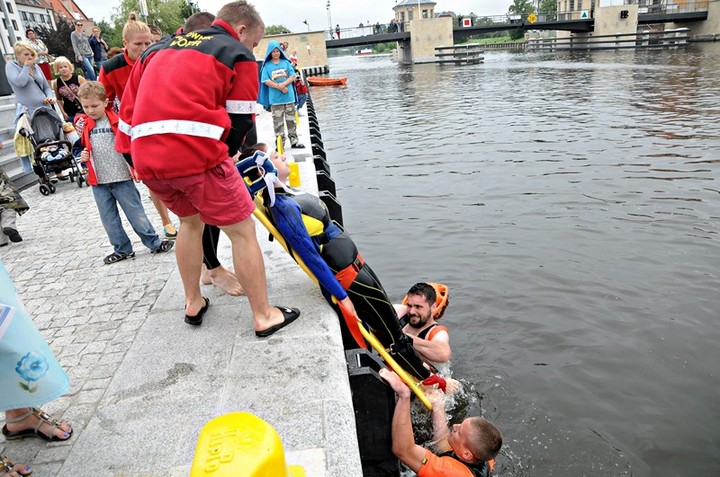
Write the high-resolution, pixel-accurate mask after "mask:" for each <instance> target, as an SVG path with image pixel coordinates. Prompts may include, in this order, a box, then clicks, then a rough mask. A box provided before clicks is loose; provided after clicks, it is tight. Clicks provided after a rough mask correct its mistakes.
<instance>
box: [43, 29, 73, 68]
mask: <svg viewBox="0 0 720 477" xmlns="http://www.w3.org/2000/svg"><path fill="white" fill-rule="evenodd" d="M33 28H34V29H35V33H36V34H37V36H38V38H40V39H41V40H42V41H43V43H45V46H47V49H48V52H49V53H50V54H51V55H52V56H55V57H57V56H67V58H68V59H69V60H70V61H71V62H73V63H75V52H74V51H73V47H72V42H71V41H70V34H71V33H72V32H73V31H75V27H74V26H73V22H70V21H67V20H60V21H58V22H57V28H56V29H55V30H51V29H49V28H46V27H44V26H42V25H38V26H36V27H33Z"/></svg>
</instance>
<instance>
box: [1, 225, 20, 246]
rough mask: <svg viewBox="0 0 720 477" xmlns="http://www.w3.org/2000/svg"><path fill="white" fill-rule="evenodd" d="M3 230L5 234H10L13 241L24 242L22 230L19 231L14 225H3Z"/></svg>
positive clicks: (9, 236)
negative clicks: (21, 234)
mask: <svg viewBox="0 0 720 477" xmlns="http://www.w3.org/2000/svg"><path fill="white" fill-rule="evenodd" d="M2 231H3V233H4V234H5V235H7V236H8V238H9V239H10V241H11V242H15V243H17V242H22V237H21V236H20V232H18V231H17V229H14V228H12V227H3V229H2Z"/></svg>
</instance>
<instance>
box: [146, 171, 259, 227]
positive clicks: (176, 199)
mask: <svg viewBox="0 0 720 477" xmlns="http://www.w3.org/2000/svg"><path fill="white" fill-rule="evenodd" d="M143 183H144V184H145V185H146V186H147V187H148V188H149V189H150V190H151V191H153V192H154V193H155V195H156V196H157V197H159V198H160V200H162V201H163V203H164V204H165V205H166V206H167V208H168V209H170V210H172V211H173V212H174V213H175V214H176V215H177V216H178V217H189V216H191V215H195V214H200V218H201V220H202V221H203V222H204V223H206V224H210V225H217V226H218V227H222V226H225V225H233V224H237V223H238V222H242V221H243V220H245V219H247V218H248V217H250V215H251V214H252V213H253V210H255V203H254V202H253V201H252V198H251V197H250V192H248V190H247V187H246V186H245V183H244V182H243V180H242V177H240V174H239V173H238V171H237V169H236V168H235V165H234V164H233V161H232V159H230V158H229V157H228V158H227V159H226V160H225V161H223V162H222V163H220V164H218V165H217V166H215V167H213V168H212V169H210V170H207V171H205V172H204V173H202V174H196V175H193V176H185V177H175V178H172V179H147V180H144V181H143Z"/></svg>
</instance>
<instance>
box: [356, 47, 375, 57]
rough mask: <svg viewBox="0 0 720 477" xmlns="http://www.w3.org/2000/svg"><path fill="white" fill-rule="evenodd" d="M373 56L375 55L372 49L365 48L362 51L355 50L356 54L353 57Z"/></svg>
mask: <svg viewBox="0 0 720 477" xmlns="http://www.w3.org/2000/svg"><path fill="white" fill-rule="evenodd" d="M372 54H373V50H372V48H363V49H362V50H355V53H353V56H360V55H372Z"/></svg>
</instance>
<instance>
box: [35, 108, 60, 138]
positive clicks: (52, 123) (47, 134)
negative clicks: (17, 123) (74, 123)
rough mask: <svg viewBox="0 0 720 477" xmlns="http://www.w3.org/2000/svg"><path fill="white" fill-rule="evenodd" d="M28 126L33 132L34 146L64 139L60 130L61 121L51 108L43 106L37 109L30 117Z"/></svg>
mask: <svg viewBox="0 0 720 477" xmlns="http://www.w3.org/2000/svg"><path fill="white" fill-rule="evenodd" d="M30 124H31V125H32V128H33V131H34V132H33V139H34V140H35V144H42V143H44V142H48V141H61V140H64V139H65V134H64V133H63V128H62V124H63V121H62V119H60V117H58V115H57V113H56V112H55V110H54V109H52V108H48V107H45V106H42V107H39V108H37V109H36V110H35V111H33V113H32V116H31V117H30Z"/></svg>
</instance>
